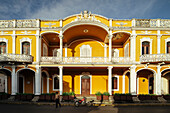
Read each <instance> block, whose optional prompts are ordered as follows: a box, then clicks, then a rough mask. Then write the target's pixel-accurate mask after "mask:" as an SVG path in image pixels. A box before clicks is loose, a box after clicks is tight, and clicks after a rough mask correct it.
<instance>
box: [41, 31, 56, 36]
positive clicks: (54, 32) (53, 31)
mask: <svg viewBox="0 0 170 113" xmlns="http://www.w3.org/2000/svg"><path fill="white" fill-rule="evenodd" d="M48 33H55V34H57V35H59V33H58V32H55V31H46V32H43V33H41V34H40V35H41V36H42V35H44V34H48Z"/></svg>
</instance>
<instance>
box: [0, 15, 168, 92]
mask: <svg viewBox="0 0 170 113" xmlns="http://www.w3.org/2000/svg"><path fill="white" fill-rule="evenodd" d="M16 21H17V20H16ZM36 21H37V20H36ZM134 21H136V22H139V20H138V19H131V20H114V19H108V18H106V17H103V16H100V15H95V14H94V15H93V14H90V13H88V12H82V13H81V14H77V15H72V16H69V17H67V18H65V19H61V20H39V21H38V24H37V25H39V26H38V27H37V26H33V25H32V26H33V27H30V26H29V25H28V26H26V27H25V26H22V27H20V26H19V27H17V28H15V27H14V28H10V29H8V28H5V27H4V28H3V29H1V28H0V42H5V43H7V46H6V48H7V51H6V53H7V54H13V55H22V51H24V50H23V47H24V46H23V45H22V42H29V43H30V46H29V47H30V52H31V53H30V55H31V56H32V58H33V61H31V62H28V60H30V59H26V60H27V61H24V59H22V58H25V57H24V56H21V57H20V59H22V61H19V62H18V61H8V62H5V63H9V65H6V64H5V63H4V61H1V62H2V65H0V67H1V71H2V72H5V73H7V75H8V74H9V73H12V71H13V70H14V69H13V67H12V66H13V65H15V66H16V67H15V72H17V73H18V77H20V76H24V75H22V74H23V73H25V72H24V70H25V71H26V72H27V71H28V72H29V71H30V73H34V75H31V76H25V78H24V79H25V82H24V87H25V88H24V91H23V92H24V93H36V91H34V90H35V89H34V87H35V85H36V83H35V80H34V79H35V75H36V74H37V73H38V72H40V73H41V70H45V71H46V76H44V78H43V80H42V81H41V82H40V83H43V86H41V87H40V88H42V90H41V91H40V92H41V93H52V92H56V91H59V92H60V89H55V88H54V86H55V84H54V76H58V79H61V78H60V75H61V73H60V71H61V70H60V67H61V68H62V70H63V72H62V74H63V76H62V79H63V80H62V81H63V90H62V92H72V91H73V92H75V94H78V95H83V94H82V92H83V90H87V89H88V88H89V89H88V90H89V92H90V94H89V95H94V94H95V93H96V92H98V91H100V92H102V93H104V92H109V93H110V92H111V93H112V94H115V93H132V92H133V91H132V89H131V88H132V84H131V82H132V81H131V77H132V76H135V77H136V78H135V80H136V89H135V88H134V89H133V90H134V91H136V94H149V92H151V91H150V90H151V89H150V87H152V86H150V81H149V77H150V76H153V77H154V79H157V76H158V74H159V72H160V73H161V75H160V76H162V77H163V75H165V76H164V79H166V80H165V81H166V82H167V81H168V80H169V77H167V76H168V75H167V73H169V66H170V65H169V63H170V62H169V60H167V59H168V58H167V57H168V54H167V49H168V46H167V45H168V42H170V38H169V37H170V29H169V28H166V29H164V28H163V27H162V28H161V27H160V26H158V27H156V28H154V27H148V26H146V27H143V26H144V25H142V22H141V26H140V25H138V24H134ZM23 25H27V24H23ZM159 27H160V28H161V29H159ZM109 37H111V41H110V38H109ZM144 41H146V42H149V44H150V45H149V54H148V56H147V55H145V54H143V55H142V50H143V48H142V47H143V45H142V42H144ZM127 45H129V46H128V47H127V48H126V46H127ZM83 47H85V48H83ZM88 47H89V48H88ZM61 49H62V51H61ZM110 49H111V50H110ZM145 49H146V48H145ZM150 50H151V51H150ZM143 51H144V50H143ZM127 52H128V56H126V55H127ZM153 54H154V55H155V56H154V57H152V55H153ZM160 54H162V55H163V56H161V57H160ZM61 55H62V56H61ZM83 55H84V56H83ZM2 56H3V54H2ZM82 56H83V57H82ZM28 57H29V56H27V57H26V58H28ZM164 57H166V58H164ZM2 58H3V57H2ZM13 58H14V60H16V59H17V58H18V57H15V56H13ZM83 58H84V59H83ZM142 58H143V59H144V60H142ZM147 58H149V61H148V59H147ZM163 58H164V59H163ZM11 59H12V58H11ZM155 59H156V60H155ZM160 59H161V60H160ZM162 59H163V60H162ZM164 65H165V66H164ZM159 66H160V68H159ZM110 67H111V71H112V74H111V77H114V76H118V79H117V80H118V81H117V82H116V83H117V89H114V88H113V87H112V86H113V83H112V82H113V81H111V82H110V81H109V76H110V75H109V72H110V71H109V68H110ZM132 67H135V68H134V72H135V74H134V75H131V74H130V72H132V71H130V70H131V69H132ZM39 69H40V71H39ZM146 70H147V71H148V73H149V74H148V73H147V74H145V75H142V74H139V73H145V72H146ZM126 71H128V74H127V73H126V74H125V75H123V74H124V73H125V72H126ZM83 73H85V74H84V75H83ZM87 73H88V74H89V75H86V74H87ZM36 76H37V75H36ZM83 76H89V77H90V78H88V80H90V82H89V81H88V84H90V86H85V89H83V88H84V86H82V85H83V83H85V84H86V82H84V81H83V80H82V78H81V77H83ZM111 79H112V78H111ZM7 81H8V91H7V92H8V93H10V94H11V93H12V90H11V88H12V84H11V81H12V77H11V75H8V80H7ZM130 81H131V82H130ZM82 82H83V83H82ZM133 82H134V81H133ZM134 83H135V82H134ZM153 84H154V90H153V93H154V94H156V93H157V92H154V91H155V89H156V90H158V89H157V86H156V83H153ZM167 84H168V82H167V83H166V84H165V85H166V86H167ZM60 85H61V84H60ZM109 85H111V87H110V86H109ZM168 87H169V86H168ZM86 88H87V89H86ZM109 88H111V89H109ZM168 90H169V89H166V92H168ZM87 92H88V91H87ZM85 95H86V94H85Z"/></svg>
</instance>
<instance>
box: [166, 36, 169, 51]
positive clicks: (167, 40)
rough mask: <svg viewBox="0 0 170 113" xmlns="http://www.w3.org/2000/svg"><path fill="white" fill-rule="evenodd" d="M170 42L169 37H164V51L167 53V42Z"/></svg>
mask: <svg viewBox="0 0 170 113" xmlns="http://www.w3.org/2000/svg"><path fill="white" fill-rule="evenodd" d="M168 42H170V37H169V38H167V39H165V53H167V43H168Z"/></svg>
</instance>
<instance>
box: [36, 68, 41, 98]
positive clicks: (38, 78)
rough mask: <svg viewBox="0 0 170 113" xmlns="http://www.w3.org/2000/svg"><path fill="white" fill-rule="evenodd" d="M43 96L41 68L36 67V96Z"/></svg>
mask: <svg viewBox="0 0 170 113" xmlns="http://www.w3.org/2000/svg"><path fill="white" fill-rule="evenodd" d="M40 94H41V67H39V66H38V65H37V66H36V73H35V95H40Z"/></svg>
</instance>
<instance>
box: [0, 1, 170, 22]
mask: <svg viewBox="0 0 170 113" xmlns="http://www.w3.org/2000/svg"><path fill="white" fill-rule="evenodd" d="M84 10H88V11H91V12H92V13H94V14H99V15H102V16H105V17H107V18H113V19H132V18H141V19H142V18H144V19H148V18H150V19H156V18H161V19H170V0H0V20H10V19H45V20H48V19H49V20H51V19H55V20H57V19H63V18H65V17H67V16H70V15H73V14H79V13H80V12H81V11H84Z"/></svg>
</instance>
